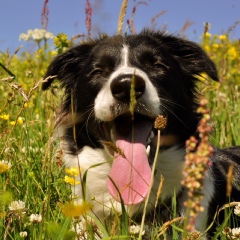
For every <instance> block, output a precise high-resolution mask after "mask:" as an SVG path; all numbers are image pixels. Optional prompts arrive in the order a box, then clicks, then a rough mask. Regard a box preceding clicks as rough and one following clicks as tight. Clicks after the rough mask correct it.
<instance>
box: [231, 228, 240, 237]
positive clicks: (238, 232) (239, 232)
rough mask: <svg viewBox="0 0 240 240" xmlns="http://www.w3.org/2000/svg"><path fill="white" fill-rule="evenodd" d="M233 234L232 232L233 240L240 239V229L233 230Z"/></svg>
mask: <svg viewBox="0 0 240 240" xmlns="http://www.w3.org/2000/svg"><path fill="white" fill-rule="evenodd" d="M231 232H232V239H239V238H240V228H233V229H232V230H231Z"/></svg>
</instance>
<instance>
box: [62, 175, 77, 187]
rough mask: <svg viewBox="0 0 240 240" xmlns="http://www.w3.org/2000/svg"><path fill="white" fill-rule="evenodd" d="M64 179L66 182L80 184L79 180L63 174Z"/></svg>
mask: <svg viewBox="0 0 240 240" xmlns="http://www.w3.org/2000/svg"><path fill="white" fill-rule="evenodd" d="M64 181H65V182H66V183H69V184H70V185H76V184H80V182H79V181H77V180H76V179H75V178H73V177H69V176H65V178H64Z"/></svg>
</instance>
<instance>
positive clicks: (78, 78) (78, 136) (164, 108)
mask: <svg viewBox="0 0 240 240" xmlns="http://www.w3.org/2000/svg"><path fill="white" fill-rule="evenodd" d="M203 72H205V73H207V74H208V75H209V76H210V77H211V78H212V79H214V80H217V71H216V68H215V66H214V64H213V63H212V61H211V60H210V59H209V58H208V57H207V55H206V54H205V53H204V52H203V50H202V49H201V48H200V47H199V46H198V45H197V44H195V43H192V42H189V41H186V40H183V39H179V38H176V37H173V36H169V35H164V34H163V33H159V32H152V31H143V32H142V33H140V34H139V35H133V36H126V37H122V36H114V37H103V38H101V39H98V40H95V41H88V42H85V43H82V44H80V45H78V46H76V47H74V48H72V49H70V50H68V51H67V52H65V53H63V54H62V55H59V56H57V57H56V58H55V59H54V60H53V62H52V63H51V65H50V66H49V68H48V71H47V74H46V77H47V76H50V75H57V76H58V79H59V80H60V81H61V83H62V87H64V89H65V100H64V102H63V104H62V108H61V113H60V116H59V118H60V121H59V123H58V125H59V126H61V127H64V128H65V133H64V137H65V138H66V139H67V141H68V143H69V150H71V151H75V152H78V151H81V149H82V148H83V147H84V146H86V145H87V146H90V147H92V148H105V149H106V150H107V151H109V153H110V154H112V155H113V156H114V155H115V160H114V162H113V166H112V169H111V171H110V173H109V176H110V178H109V179H108V182H107V185H108V189H109V192H110V193H111V194H112V195H113V196H114V197H115V198H116V199H118V200H119V198H118V197H117V195H118V191H117V190H116V188H115V187H116V185H117V188H118V190H120V191H121V190H122V192H121V195H122V198H123V200H124V202H125V204H133V203H138V202H141V201H142V199H143V198H144V196H145V195H146V193H147V191H148V187H149V181H150V172H151V168H150V165H151V163H152V160H153V157H152V156H153V155H154V154H153V153H154V150H155V147H156V130H154V129H153V123H154V120H155V118H156V117H157V116H158V115H159V114H162V115H164V116H165V117H166V118H167V122H168V123H167V127H166V129H165V131H164V135H166V136H171V137H172V138H173V139H174V140H173V143H174V144H183V143H184V142H185V140H186V139H187V138H188V137H189V136H190V135H192V134H194V133H195V131H196V127H197V124H198V118H199V116H198V115H197V113H196V112H195V110H196V106H197V102H196V99H195V97H196V87H195V84H196V75H199V74H201V73H203ZM51 82H52V80H49V81H48V82H46V83H44V85H43V88H44V89H46V88H47V87H48V86H49V85H50V84H51ZM131 108H133V111H132V112H131V111H130V109H131ZM73 125H74V128H73ZM73 129H74V130H73ZM109 143H110V144H109ZM114 145H116V147H113V146H114ZM166 145H171V141H170V143H166ZM148 146H149V147H148ZM117 148H118V149H120V150H119V152H118V150H117ZM149 148H150V149H151V150H150V153H149ZM146 149H148V151H146ZM114 152H115V153H114ZM116 152H117V153H116ZM123 159H125V161H124V160H123ZM126 159H127V161H126ZM89 161H91V160H89ZM129 166H130V167H129ZM128 172H129V173H128ZM130 172H131V173H130ZM124 178H125V180H124ZM126 181H127V182H131V186H130V187H127V189H128V190H127V191H124V190H123V189H124V186H125V188H126ZM113 182H114V183H113ZM129 189H134V191H133V192H131V191H130V190H129Z"/></svg>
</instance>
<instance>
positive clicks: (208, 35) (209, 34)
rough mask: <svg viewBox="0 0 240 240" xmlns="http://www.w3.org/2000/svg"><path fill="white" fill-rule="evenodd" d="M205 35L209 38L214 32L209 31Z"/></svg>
mask: <svg viewBox="0 0 240 240" xmlns="http://www.w3.org/2000/svg"><path fill="white" fill-rule="evenodd" d="M204 36H205V37H207V38H210V37H211V36H212V34H211V33H209V32H206V33H205V35H204Z"/></svg>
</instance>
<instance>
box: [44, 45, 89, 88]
mask: <svg viewBox="0 0 240 240" xmlns="http://www.w3.org/2000/svg"><path fill="white" fill-rule="evenodd" d="M92 47H93V44H86V43H83V44H80V45H78V46H76V47H73V48H71V49H69V50H67V51H66V52H64V53H62V54H60V55H58V56H56V57H55V58H54V59H53V61H52V62H51V63H50V65H49V66H48V69H47V72H46V74H45V77H44V79H47V78H48V77H50V76H56V78H57V79H58V80H60V82H61V86H62V87H64V86H66V85H68V84H70V80H71V79H74V76H71V74H74V72H75V71H73V69H75V70H78V71H80V70H81V68H82V66H83V62H84V61H86V59H87V57H86V56H88V55H89V53H90V51H91V49H92ZM54 79H55V78H49V79H48V80H47V81H46V82H43V84H42V89H43V90H46V89H47V88H49V86H50V85H51V84H52V82H53V81H54Z"/></svg>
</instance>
